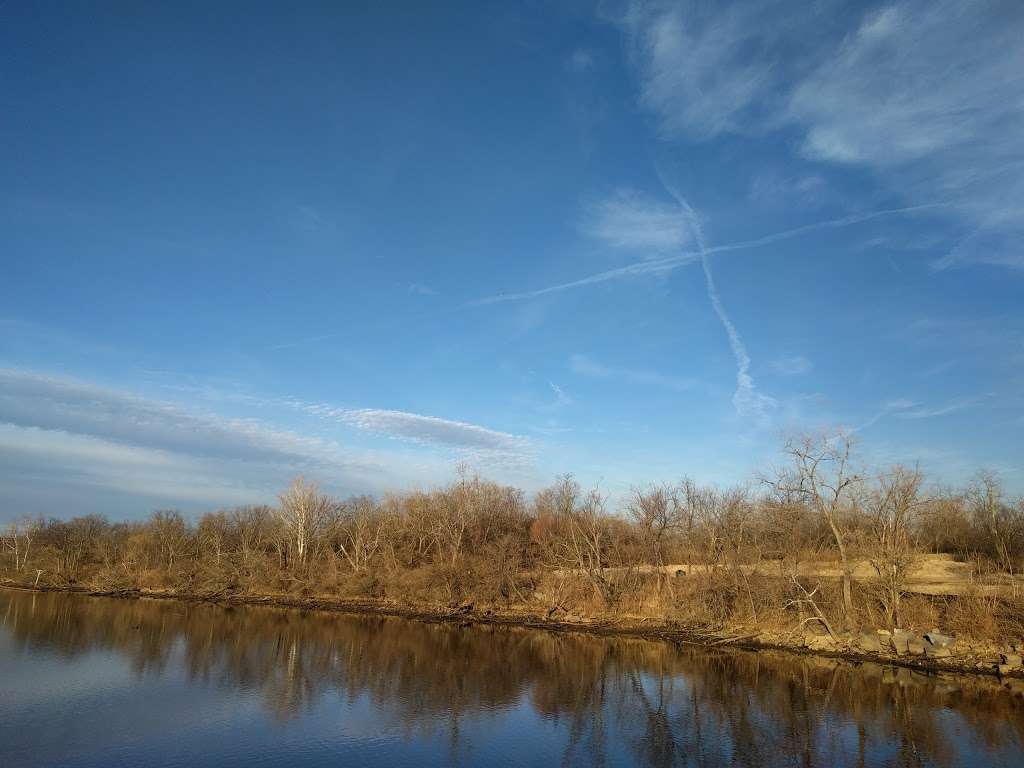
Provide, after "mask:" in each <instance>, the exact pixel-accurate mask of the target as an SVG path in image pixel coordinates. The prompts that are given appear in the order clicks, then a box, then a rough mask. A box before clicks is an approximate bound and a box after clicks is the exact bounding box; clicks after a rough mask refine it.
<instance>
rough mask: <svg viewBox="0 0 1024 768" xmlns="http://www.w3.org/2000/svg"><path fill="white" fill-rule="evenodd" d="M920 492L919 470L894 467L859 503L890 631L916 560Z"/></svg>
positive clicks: (897, 622) (896, 625) (894, 624)
mask: <svg viewBox="0 0 1024 768" xmlns="http://www.w3.org/2000/svg"><path fill="white" fill-rule="evenodd" d="M920 490H921V473H920V471H919V470H918V469H916V468H915V469H907V468H905V467H899V466H898V467H895V468H893V469H892V470H891V471H890V472H888V473H887V474H884V475H882V476H881V477H880V478H879V479H878V482H877V483H876V484H875V485H874V487H872V488H871V489H869V490H868V491H867V492H866V493H864V494H863V496H862V498H861V500H860V504H861V506H862V507H863V509H864V511H865V512H866V513H867V515H868V521H869V525H870V532H871V538H870V547H871V548H870V557H869V560H870V562H871V567H872V568H874V569H875V573H877V574H878V579H879V585H880V587H881V596H880V597H881V602H882V607H883V608H884V609H885V613H886V618H887V619H888V622H889V626H890V627H891V628H895V627H898V626H900V624H901V616H900V602H901V601H902V599H903V595H904V593H905V587H906V581H907V576H908V575H909V573H910V569H911V568H912V567H913V565H914V561H915V560H916V559H917V554H916V552H917V548H916V547H915V545H914V541H913V540H912V532H913V528H914V516H915V515H916V514H917V512H918V511H919V508H920V499H919V495H920Z"/></svg>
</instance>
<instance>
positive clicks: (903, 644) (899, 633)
mask: <svg viewBox="0 0 1024 768" xmlns="http://www.w3.org/2000/svg"><path fill="white" fill-rule="evenodd" d="M890 641H891V643H892V648H893V650H894V651H896V653H897V654H898V655H903V654H906V653H911V650H910V644H911V643H917V644H919V645H920V644H921V638H919V637H918V636H917V635H915V634H914V633H913V632H909V631H907V630H905V629H897V630H895V631H894V632H893V633H892V637H891V638H890ZM918 653H924V647H923V645H922V647H921V650H920V651H918Z"/></svg>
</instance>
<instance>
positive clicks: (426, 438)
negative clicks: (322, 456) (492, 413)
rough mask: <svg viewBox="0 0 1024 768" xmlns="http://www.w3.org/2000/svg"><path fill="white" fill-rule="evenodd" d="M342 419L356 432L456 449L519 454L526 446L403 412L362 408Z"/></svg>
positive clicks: (503, 436)
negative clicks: (364, 431)
mask: <svg viewBox="0 0 1024 768" xmlns="http://www.w3.org/2000/svg"><path fill="white" fill-rule="evenodd" d="M343 418H344V419H345V421H347V422H349V423H350V424H353V425H354V426H356V427H358V428H359V429H365V430H368V431H371V432H380V433H383V434H386V435H392V436H394V437H404V438H408V439H410V440H415V441H417V442H423V443H430V444H434V445H448V446H452V447H456V448H472V449H484V450H495V451H519V450H522V449H523V448H524V446H525V442H526V441H525V438H522V437H519V436H517V435H510V434H508V433H506V432H497V431H495V430H493V429H487V428H486V427H479V426H477V425H475V424H467V423H465V422H462V421H451V420H449V419H440V418H437V417H436V416H423V415H420V414H418V413H407V412H406V411H388V410H381V409H377V408H362V409H359V410H353V411H345V413H344V416H343Z"/></svg>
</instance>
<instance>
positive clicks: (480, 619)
mask: <svg viewBox="0 0 1024 768" xmlns="http://www.w3.org/2000/svg"><path fill="white" fill-rule="evenodd" d="M0 589H11V590H17V591H21V592H37V593H63V594H76V595H83V596H86V597H106V598H120V599H123V600H139V599H148V600H174V601H178V602H184V603H206V604H210V605H220V606H252V607H259V606H264V607H270V608H288V609H292V610H301V611H317V612H321V613H344V614H349V615H357V616H391V617H396V618H403V619H409V620H413V621H420V622H423V623H428V624H437V623H444V624H458V625H460V626H463V627H468V626H498V627H522V628H524V629H536V630H541V631H549V632H582V633H586V634H591V635H597V636H605V637H632V638H638V639H643V640H652V641H660V642H666V643H670V644H672V645H676V646H681V645H688V646H692V647H698V648H706V649H708V650H722V649H726V648H738V649H741V650H746V651H755V652H756V651H768V650H770V651H781V652H785V653H792V654H797V655H804V656H815V657H822V658H831V659H838V660H843V661H846V662H850V663H853V664H858V663H863V662H870V663H875V664H882V665H886V666H893V667H903V668H906V669H911V670H915V671H918V672H923V673H927V674H956V675H980V676H984V677H995V678H997V679H1000V680H1018V681H1020V680H1024V669H1017V670H1013V671H1011V672H1009V673H1003V674H1000V672H999V671H998V668H997V665H998V662H995V661H993V662H991V663H989V662H988V661H987V660H982V659H981V657H980V656H975V655H972V654H970V652H969V651H968V653H966V654H964V655H963V656H962V657H961V658H956V657H949V658H946V659H941V660H940V659H934V658H927V657H925V658H915V657H905V656H897V655H895V654H894V653H871V652H867V651H863V650H859V649H853V648H840V649H836V650H822V649H813V648H809V647H806V646H805V645H799V644H797V643H795V642H790V643H787V642H782V641H780V640H779V638H778V637H777V634H776V633H772V632H770V631H767V630H765V631H759V632H755V633H751V634H749V635H739V636H732V635H717V634H707V633H701V632H697V631H695V630H692V629H687V628H685V627H679V626H675V625H672V624H669V623H665V622H658V621H656V620H653V619H638V618H630V617H623V618H604V619H601V618H595V619H592V620H579V621H575V620H568V621H567V620H553V619H549V618H546V617H544V616H541V615H539V614H534V613H529V612H525V611H524V612H517V611H507V610H506V611H497V610H494V609H493V608H488V609H486V610H475V609H474V606H472V605H464V606H460V607H458V608H455V609H452V608H442V607H440V606H430V605H415V604H408V603H393V602H387V601H379V600H367V599H357V598H322V597H320V598H318V597H304V598H297V597H289V596H287V595H269V594H268V595H239V594H223V593H210V594H202V593H187V592H173V591H166V590H148V589H119V590H96V589H89V588H87V587H73V586H67V587H55V586H51V585H41V586H32V585H26V584H17V583H11V582H0ZM762 638H765V639H762Z"/></svg>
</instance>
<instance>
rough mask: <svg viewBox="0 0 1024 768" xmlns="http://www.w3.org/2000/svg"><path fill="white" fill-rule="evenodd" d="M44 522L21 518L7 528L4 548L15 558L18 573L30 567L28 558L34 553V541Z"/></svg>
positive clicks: (15, 567) (26, 517) (3, 540)
mask: <svg viewBox="0 0 1024 768" xmlns="http://www.w3.org/2000/svg"><path fill="white" fill-rule="evenodd" d="M41 526H42V522H41V521H40V520H38V519H35V518H32V517H28V516H25V517H21V518H18V519H17V520H14V521H12V522H11V523H9V524H8V526H7V534H6V535H5V536H4V537H3V539H2V542H3V547H4V549H6V550H7V551H8V552H10V553H11V555H12V556H13V557H14V570H15V572H16V573H18V572H21V571H24V570H25V567H26V566H27V565H28V556H29V553H30V552H31V551H32V539H33V537H34V536H35V534H36V531H38V530H39V528H40V527H41Z"/></svg>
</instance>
